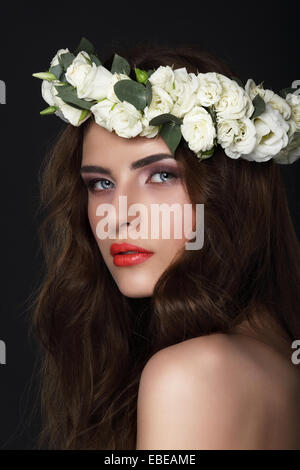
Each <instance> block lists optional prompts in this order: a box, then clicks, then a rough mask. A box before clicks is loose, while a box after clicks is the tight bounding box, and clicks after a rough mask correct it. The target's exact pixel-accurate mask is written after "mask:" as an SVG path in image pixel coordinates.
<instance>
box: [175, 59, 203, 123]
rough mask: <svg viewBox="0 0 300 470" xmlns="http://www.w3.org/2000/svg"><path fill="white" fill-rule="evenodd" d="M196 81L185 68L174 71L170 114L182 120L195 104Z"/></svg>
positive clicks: (193, 75)
mask: <svg viewBox="0 0 300 470" xmlns="http://www.w3.org/2000/svg"><path fill="white" fill-rule="evenodd" d="M197 90H198V80H197V77H196V75H195V74H194V73H187V70H186V68H185V67H182V68H180V69H176V70H174V88H173V89H172V90H171V92H170V95H171V97H172V99H173V101H174V106H173V109H172V114H174V115H175V116H177V117H178V118H182V117H183V116H184V115H185V114H186V113H188V112H189V111H191V109H192V108H193V107H194V106H195V105H196V104H197Z"/></svg>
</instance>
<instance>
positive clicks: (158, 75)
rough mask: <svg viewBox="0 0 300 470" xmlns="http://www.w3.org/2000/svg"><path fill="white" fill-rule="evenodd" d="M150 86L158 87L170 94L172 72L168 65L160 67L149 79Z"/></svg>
mask: <svg viewBox="0 0 300 470" xmlns="http://www.w3.org/2000/svg"><path fill="white" fill-rule="evenodd" d="M149 82H151V85H156V86H159V87H160V88H163V89H164V90H165V91H166V92H168V93H170V92H171V90H172V89H173V85H174V72H173V69H172V68H171V67H170V66H169V65H166V66H164V65H160V66H159V67H158V69H156V70H155V71H154V72H153V73H152V74H151V75H150V77H149Z"/></svg>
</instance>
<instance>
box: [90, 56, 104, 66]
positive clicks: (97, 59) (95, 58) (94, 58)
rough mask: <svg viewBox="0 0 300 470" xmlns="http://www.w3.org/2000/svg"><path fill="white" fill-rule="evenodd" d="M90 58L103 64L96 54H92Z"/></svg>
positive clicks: (96, 62)
mask: <svg viewBox="0 0 300 470" xmlns="http://www.w3.org/2000/svg"><path fill="white" fill-rule="evenodd" d="M90 58H91V59H92V61H93V62H95V64H96V65H102V64H101V60H100V59H99V57H98V56H96V55H95V54H90Z"/></svg>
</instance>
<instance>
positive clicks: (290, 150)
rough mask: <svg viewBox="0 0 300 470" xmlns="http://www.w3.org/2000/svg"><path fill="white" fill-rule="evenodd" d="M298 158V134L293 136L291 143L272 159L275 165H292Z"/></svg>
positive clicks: (299, 136)
mask: <svg viewBox="0 0 300 470" xmlns="http://www.w3.org/2000/svg"><path fill="white" fill-rule="evenodd" d="M298 158H300V134H299V133H297V134H294V135H293V137H292V139H291V142H290V143H289V144H288V145H287V146H286V147H285V148H284V149H282V150H281V151H280V152H279V154H278V155H276V157H275V158H274V162H275V163H283V164H288V163H294V162H295V161H296V160H298Z"/></svg>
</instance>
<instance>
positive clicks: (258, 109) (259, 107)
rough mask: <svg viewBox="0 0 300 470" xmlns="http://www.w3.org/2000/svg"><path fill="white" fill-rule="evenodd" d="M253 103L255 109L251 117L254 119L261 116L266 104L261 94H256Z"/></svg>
mask: <svg viewBox="0 0 300 470" xmlns="http://www.w3.org/2000/svg"><path fill="white" fill-rule="evenodd" d="M252 103H253V106H254V111H253V114H252V116H251V118H250V119H254V118H256V117H258V116H260V115H261V114H262V113H263V112H264V110H265V109H266V104H265V102H264V100H263V99H262V97H261V96H260V95H259V94H257V95H255V97H254V99H253V100H252Z"/></svg>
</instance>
